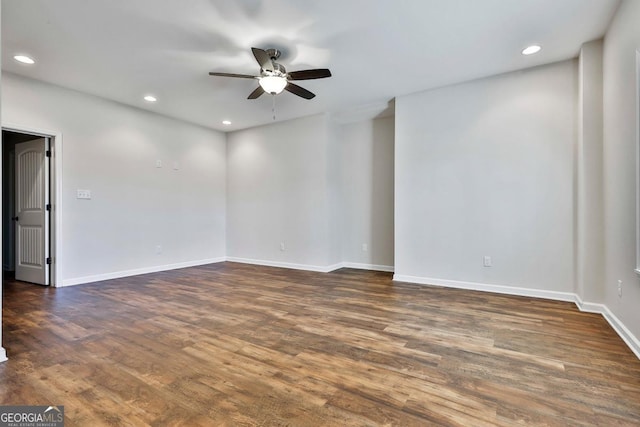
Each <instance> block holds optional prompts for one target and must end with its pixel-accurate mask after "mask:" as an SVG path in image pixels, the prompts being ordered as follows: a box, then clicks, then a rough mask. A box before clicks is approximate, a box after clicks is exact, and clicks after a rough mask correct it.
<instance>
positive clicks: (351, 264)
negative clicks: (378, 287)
mask: <svg viewBox="0 0 640 427" xmlns="http://www.w3.org/2000/svg"><path fill="white" fill-rule="evenodd" d="M341 268H356V269H358V270H373V271H386V272H388V273H393V266H392V265H380V264H362V263H359V262H343V263H342V265H341Z"/></svg>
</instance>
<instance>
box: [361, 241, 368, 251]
mask: <svg viewBox="0 0 640 427" xmlns="http://www.w3.org/2000/svg"><path fill="white" fill-rule="evenodd" d="M368 250H369V245H367V244H366V243H363V244H362V252H367V251H368Z"/></svg>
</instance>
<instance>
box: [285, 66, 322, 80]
mask: <svg viewBox="0 0 640 427" xmlns="http://www.w3.org/2000/svg"><path fill="white" fill-rule="evenodd" d="M325 77H331V71H329V70H328V69H327V68H316V69H313V70H302V71H292V72H290V73H289V80H312V79H324V78H325Z"/></svg>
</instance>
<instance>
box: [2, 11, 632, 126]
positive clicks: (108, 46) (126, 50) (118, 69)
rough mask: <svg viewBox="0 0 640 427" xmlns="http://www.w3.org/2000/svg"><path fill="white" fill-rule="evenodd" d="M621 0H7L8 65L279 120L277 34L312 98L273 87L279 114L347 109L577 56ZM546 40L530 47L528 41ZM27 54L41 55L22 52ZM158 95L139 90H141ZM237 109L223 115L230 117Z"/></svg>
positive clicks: (91, 89)
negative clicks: (256, 53)
mask: <svg viewBox="0 0 640 427" xmlns="http://www.w3.org/2000/svg"><path fill="white" fill-rule="evenodd" d="M618 3H619V0H366V1H365V0H323V1H317V0H182V1H180V0H108V1H105V0H55V1H53V0H2V69H3V70H6V71H10V72H13V73H17V74H21V75H25V76H29V77H32V78H35V79H38V80H44V81H46V82H50V83H54V84H57V85H60V86H65V87H68V88H72V89H76V90H80V91H83V92H87V93H91V94H94V95H98V96H102V97H105V98H109V99H112V100H115V101H118V102H121V103H124V104H129V105H133V106H136V107H139V108H144V109H148V110H151V111H155V112H158V113H161V114H165V115H167V116H172V117H176V118H179V119H183V120H186V121H189V122H193V123H198V124H201V125H204V126H207V127H210V128H214V129H219V130H224V131H228V130H235V129H241V128H246V127H251V126H256V125H260V124H264V123H269V122H271V121H272V120H273V117H272V111H271V110H272V97H271V96H268V95H263V96H262V97H260V98H259V99H257V100H247V99H246V98H247V96H248V95H249V93H251V91H252V90H253V89H254V88H255V87H256V84H257V82H256V81H253V80H248V79H229V78H223V77H211V76H209V75H208V72H209V71H219V72H234V73H243V74H257V73H258V72H259V66H258V65H257V63H256V62H255V59H254V58H253V56H252V54H251V50H250V48H251V47H252V46H255V47H260V48H264V49H267V48H270V47H277V48H279V49H281V50H282V51H283V55H282V57H281V58H280V61H279V62H281V63H282V64H283V65H285V66H286V67H287V70H288V71H294V70H300V69H307V68H330V69H331V71H332V73H333V77H331V78H329V79H323V80H312V81H301V82H299V84H300V85H301V86H303V87H305V88H307V89H309V90H311V91H312V92H315V93H316V94H317V96H316V98H314V99H313V100H310V101H307V100H304V99H302V98H298V97H296V96H294V95H292V94H290V93H287V92H283V94H281V95H278V96H277V97H276V114H277V120H285V119H290V118H294V117H300V116H306V115H310V114H316V113H321V112H333V113H338V114H341V113H342V114H344V115H345V116H349V115H352V114H353V111H358V110H367V109H371V106H372V105H379V104H381V103H385V102H387V101H390V100H392V99H393V98H394V97H395V96H397V95H402V94H407V93H412V92H417V91H421V90H425V89H430V88H435V87H439V86H443V85H447V84H451V83H456V82H461V81H467V80H471V79H475V78H479V77H484V76H488V75H493V74H499V73H503V72H507V71H512V70H518V69H523V68H528V67H532V66H536V65H540V64H545V63H551V62H556V61H560V60H564V59H568V58H573V57H575V56H576V55H577V54H578V51H579V49H580V45H581V44H582V43H583V42H586V41H589V40H593V39H597V38H600V37H602V35H603V34H604V32H605V30H606V28H607V25H608V24H609V21H610V20H611V17H612V16H613V14H614V12H615V10H616V8H617V6H618ZM532 43H538V44H541V45H542V46H543V50H542V52H541V53H539V54H537V55H533V56H529V57H525V56H523V55H521V54H520V51H521V50H522V49H523V48H524V47H526V46H527V45H529V44H532ZM18 53H26V54H28V55H30V56H32V57H33V58H35V59H36V61H37V63H36V64H35V65H32V66H27V65H23V64H19V63H17V62H15V61H14V60H13V59H12V58H13V55H15V54H18ZM148 93H151V94H154V95H156V96H157V98H158V102H157V103H155V104H149V103H146V102H145V101H143V100H142V97H143V96H144V95H145V94H148ZM224 119H228V120H231V121H232V122H233V124H232V125H231V126H224V125H222V123H221V122H222V120H224Z"/></svg>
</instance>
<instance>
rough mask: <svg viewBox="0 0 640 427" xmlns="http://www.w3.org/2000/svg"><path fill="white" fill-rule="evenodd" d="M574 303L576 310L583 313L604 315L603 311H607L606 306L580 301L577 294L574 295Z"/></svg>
mask: <svg viewBox="0 0 640 427" xmlns="http://www.w3.org/2000/svg"><path fill="white" fill-rule="evenodd" d="M574 302H575V303H576V306H577V307H578V309H579V310H580V311H584V312H585V313H598V314H602V315H604V311H605V309H607V306H606V305H604V304H596V303H593V302H584V301H582V298H580V295H578V294H576V295H575V300H574Z"/></svg>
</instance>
